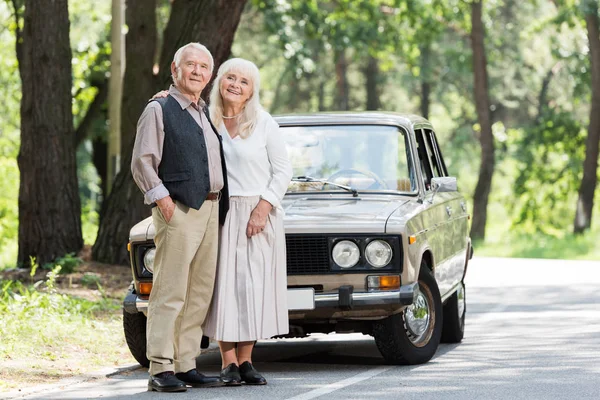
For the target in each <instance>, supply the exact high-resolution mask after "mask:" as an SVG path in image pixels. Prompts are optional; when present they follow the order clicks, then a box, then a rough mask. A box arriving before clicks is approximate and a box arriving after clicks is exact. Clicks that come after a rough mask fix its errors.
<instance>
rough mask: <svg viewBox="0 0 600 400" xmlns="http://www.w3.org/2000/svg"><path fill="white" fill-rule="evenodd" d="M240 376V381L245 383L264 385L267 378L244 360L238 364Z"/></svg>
mask: <svg viewBox="0 0 600 400" xmlns="http://www.w3.org/2000/svg"><path fill="white" fill-rule="evenodd" d="M240 377H241V378H242V381H244V382H245V383H246V385H266V384H267V380H266V379H265V377H264V376H262V375H261V374H260V373H259V372H258V371H257V370H256V368H254V365H252V364H250V362H248V361H244V362H243V363H242V364H241V365H240Z"/></svg>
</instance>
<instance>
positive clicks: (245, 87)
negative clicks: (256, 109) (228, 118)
mask: <svg viewBox="0 0 600 400" xmlns="http://www.w3.org/2000/svg"><path fill="white" fill-rule="evenodd" d="M253 90H254V85H253V83H252V80H251V79H250V78H249V77H248V76H246V75H244V74H243V73H241V72H239V71H234V70H232V71H229V72H227V73H226V74H225V75H223V77H222V78H221V84H220V87H219V91H220V93H221V97H222V98H223V104H224V105H226V104H229V105H237V106H241V105H244V104H245V103H246V102H247V101H248V99H249V98H250V97H252V92H253Z"/></svg>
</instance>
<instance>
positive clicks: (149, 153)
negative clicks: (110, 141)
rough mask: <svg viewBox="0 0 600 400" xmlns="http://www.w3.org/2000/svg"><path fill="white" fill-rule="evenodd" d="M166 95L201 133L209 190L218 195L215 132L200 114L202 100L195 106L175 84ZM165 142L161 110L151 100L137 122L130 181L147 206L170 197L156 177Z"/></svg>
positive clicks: (220, 177) (218, 161)
mask: <svg viewBox="0 0 600 400" xmlns="http://www.w3.org/2000/svg"><path fill="white" fill-rule="evenodd" d="M169 94H170V95H171V96H173V98H174V99H175V100H177V102H178V103H179V105H180V106H181V109H182V110H184V109H185V110H187V111H188V112H189V113H190V115H191V116H192V117H193V118H194V120H195V121H196V123H197V124H198V125H199V126H200V127H201V128H202V131H203V132H204V140H205V141H206V150H207V153H208V173H209V178H210V191H211V192H217V191H219V190H221V189H223V184H224V181H223V169H222V168H221V152H220V148H219V139H218V138H217V135H218V133H216V132H215V131H213V129H212V127H211V125H210V123H209V121H208V118H206V115H205V114H204V112H203V111H202V109H203V108H204V107H205V106H206V105H205V103H204V100H202V99H200V100H199V101H198V104H195V103H193V102H192V101H191V100H190V99H188V98H187V97H185V96H184V95H183V94H182V93H181V92H180V91H179V90H177V88H176V87H175V86H174V85H171V87H170V88H169ZM164 139H165V130H164V124H163V111H162V107H161V106H160V104H159V103H158V102H156V101H152V102H150V103H148V105H147V106H146V108H145V109H144V112H143V113H142V115H141V117H140V119H139V121H138V125H137V133H136V136H135V144H134V146H133V155H132V159H131V173H132V174H133V180H134V181H135V182H136V183H137V185H138V186H139V188H140V189H141V190H142V191H143V192H144V202H145V203H146V204H152V203H155V202H156V201H157V200H160V199H162V198H164V197H167V196H168V195H169V191H168V190H167V188H166V187H165V186H164V185H163V183H162V180H161V179H160V178H159V177H158V166H159V165H160V161H161V159H162V153H163V143H164Z"/></svg>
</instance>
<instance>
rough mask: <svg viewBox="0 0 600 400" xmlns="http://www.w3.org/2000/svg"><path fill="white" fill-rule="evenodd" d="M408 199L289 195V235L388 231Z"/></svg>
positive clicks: (287, 208) (395, 197) (284, 201)
mask: <svg viewBox="0 0 600 400" xmlns="http://www.w3.org/2000/svg"><path fill="white" fill-rule="evenodd" d="M407 201H408V200H407V199H406V198H403V197H400V196H388V195H386V196H369V197H367V196H360V197H329V196H327V197H326V196H323V195H316V196H307V197H304V196H302V197H301V196H287V197H286V198H285V199H284V200H283V202H282V206H283V209H284V210H285V219H284V221H285V232H286V233H320V232H323V233H324V232H340V233H343V232H385V227H386V222H387V220H388V218H389V217H390V215H391V214H392V213H393V212H394V211H395V210H396V209H398V207H401V206H402V205H403V204H405V203H406V202H407Z"/></svg>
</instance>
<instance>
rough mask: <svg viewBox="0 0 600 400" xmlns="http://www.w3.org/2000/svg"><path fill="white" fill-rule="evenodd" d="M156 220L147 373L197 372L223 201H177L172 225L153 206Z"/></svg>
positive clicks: (149, 308) (147, 331) (212, 280)
mask: <svg viewBox="0 0 600 400" xmlns="http://www.w3.org/2000/svg"><path fill="white" fill-rule="evenodd" d="M152 221H153V222H154V226H155V228H156V234H155V236H154V242H155V243H156V254H155V258H154V277H153V285H152V292H151V293H150V299H149V302H148V322H147V325H146V337H147V351H146V355H147V357H148V360H150V371H149V372H150V375H156V374H159V373H161V372H165V371H173V372H187V371H189V370H190V369H193V368H196V357H198V356H199V355H200V341H201V339H202V322H203V321H204V318H205V317H206V313H207V312H208V308H209V306H210V301H211V298H212V293H213V287H214V283H215V272H216V266H217V252H218V228H219V202H218V201H205V202H204V204H202V207H201V208H200V210H194V209H193V208H189V207H186V206H184V205H183V204H181V203H179V202H176V207H175V211H174V213H173V216H172V217H171V220H170V221H169V223H167V222H166V221H165V219H164V217H163V215H162V213H161V212H160V210H159V209H158V207H154V208H153V209H152Z"/></svg>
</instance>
